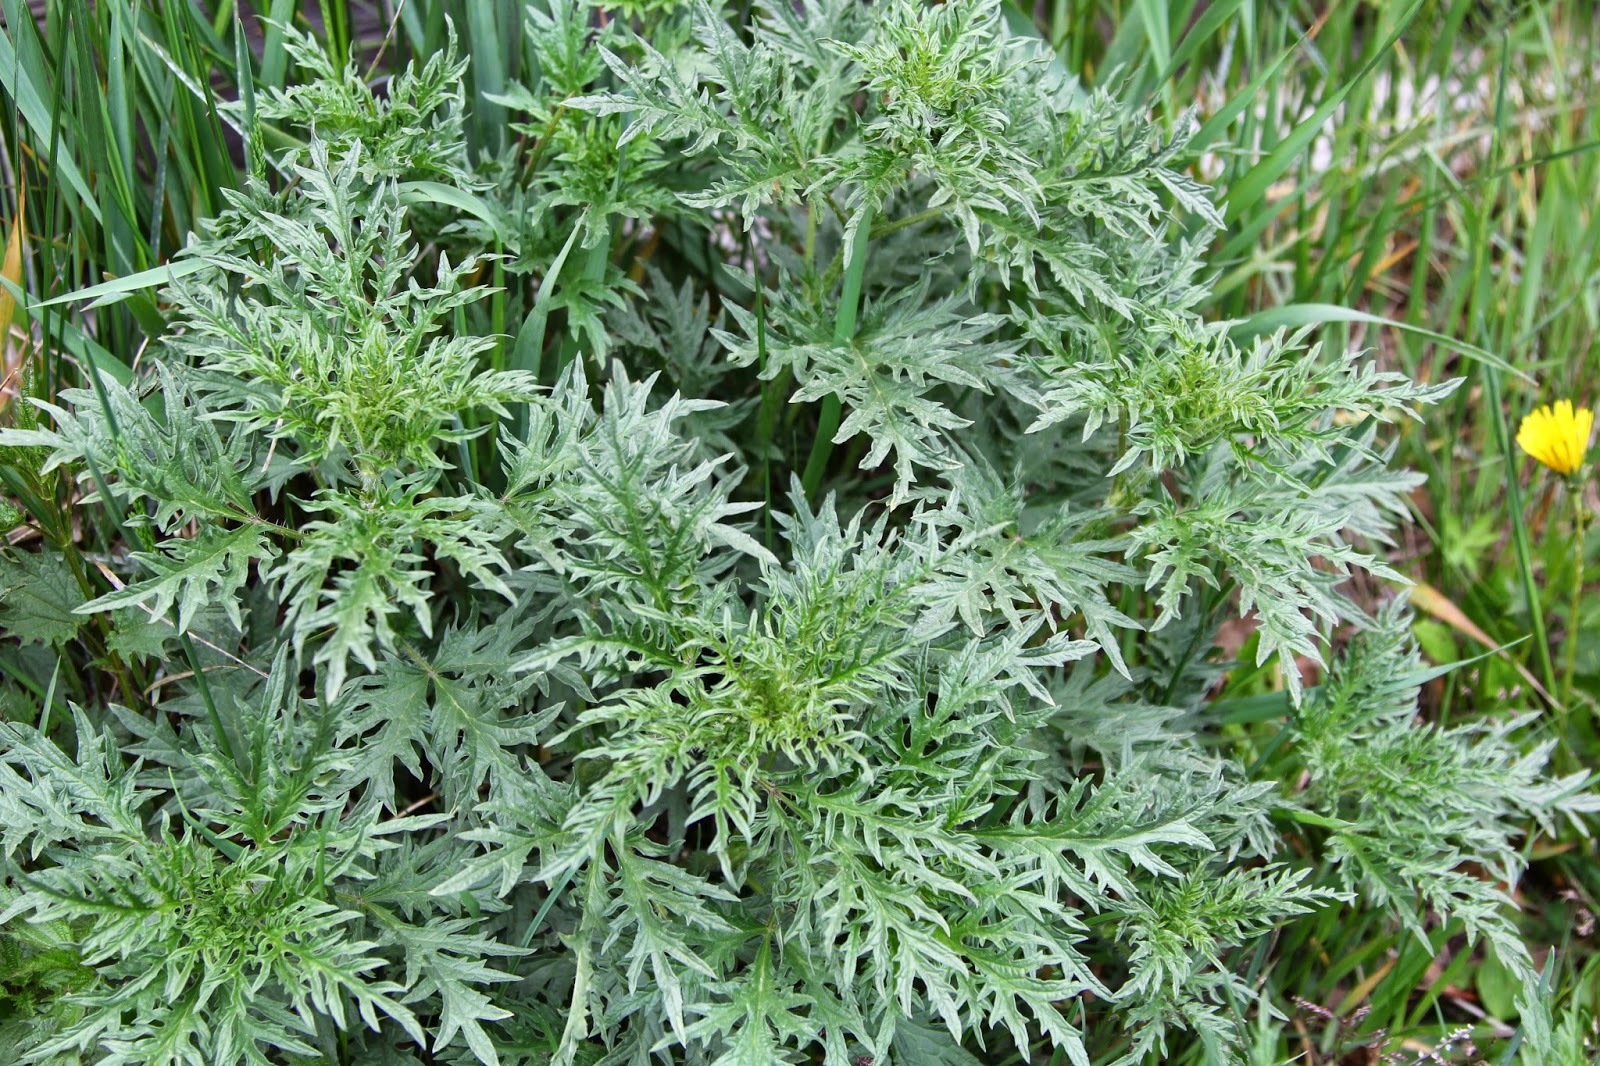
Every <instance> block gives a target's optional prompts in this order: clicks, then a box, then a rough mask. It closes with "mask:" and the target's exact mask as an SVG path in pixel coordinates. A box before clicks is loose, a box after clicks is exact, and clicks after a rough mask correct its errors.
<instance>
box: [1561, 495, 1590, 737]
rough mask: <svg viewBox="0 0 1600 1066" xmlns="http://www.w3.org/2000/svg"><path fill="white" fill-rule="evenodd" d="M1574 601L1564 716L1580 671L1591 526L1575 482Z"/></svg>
mask: <svg viewBox="0 0 1600 1066" xmlns="http://www.w3.org/2000/svg"><path fill="white" fill-rule="evenodd" d="M1571 491H1572V528H1573V534H1572V535H1573V546H1572V553H1573V559H1572V599H1571V601H1570V602H1569V603H1568V605H1567V642H1566V643H1567V646H1566V649H1565V652H1566V662H1565V663H1564V664H1563V666H1562V670H1561V706H1562V708H1563V714H1566V713H1569V712H1570V711H1571V708H1572V682H1573V678H1574V676H1575V675H1576V674H1577V672H1578V628H1579V622H1580V621H1581V619H1580V618H1579V612H1580V610H1581V608H1582V606H1583V548H1584V544H1583V535H1584V528H1585V527H1586V526H1587V525H1588V524H1589V509H1588V508H1587V507H1585V506H1584V503H1583V487H1582V486H1581V485H1580V484H1578V483H1576V482H1574V483H1573V486H1572V490H1571Z"/></svg>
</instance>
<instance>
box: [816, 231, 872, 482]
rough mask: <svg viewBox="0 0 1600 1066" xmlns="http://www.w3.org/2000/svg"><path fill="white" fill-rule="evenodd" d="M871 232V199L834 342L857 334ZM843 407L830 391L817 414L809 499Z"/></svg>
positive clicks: (854, 246)
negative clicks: (858, 314)
mask: <svg viewBox="0 0 1600 1066" xmlns="http://www.w3.org/2000/svg"><path fill="white" fill-rule="evenodd" d="M871 232H872V205H871V204H870V203H869V204H867V205H866V206H865V207H863V208H862V209H861V219H860V221H858V222H857V223H856V232H855V236H854V238H853V239H852V240H851V242H850V252H849V260H848V264H847V265H846V267H845V272H844V287H843V288H842V289H841V290H840V291H839V305H838V307H837V308H836V310H835V311H834V316H833V343H835V344H838V345H846V344H849V343H850V342H851V340H853V339H854V337H855V335H856V314H857V312H858V311H859V310H860V303H861V278H862V275H863V274H864V273H865V272H866V269H867V241H868V238H869V235H870V234H871ZM841 407H842V405H841V404H840V402H839V396H838V394H837V393H831V394H829V395H828V396H827V397H825V398H824V399H823V401H822V411H821V413H820V414H819V415H818V418H817V436H816V439H815V440H813V441H812V442H811V456H810V458H808V459H807V460H806V468H805V473H803V474H801V475H800V483H801V484H802V485H804V486H805V490H806V496H807V498H809V499H815V498H816V495H817V489H818V488H820V487H821V485H822V475H823V472H824V471H825V470H826V469H827V467H828V457H829V456H830V455H831V454H833V435H834V433H836V432H837V431H838V429H839V416H840V414H841Z"/></svg>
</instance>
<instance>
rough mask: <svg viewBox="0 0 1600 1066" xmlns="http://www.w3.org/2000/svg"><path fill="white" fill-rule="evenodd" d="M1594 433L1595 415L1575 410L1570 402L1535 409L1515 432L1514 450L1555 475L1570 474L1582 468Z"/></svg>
mask: <svg viewBox="0 0 1600 1066" xmlns="http://www.w3.org/2000/svg"><path fill="white" fill-rule="evenodd" d="M1593 430H1594V412H1593V411H1591V410H1589V409H1588V408H1587V407H1578V408H1574V407H1573V405H1572V401H1571V400H1557V401H1556V402H1555V406H1554V407H1550V406H1543V407H1537V408H1535V409H1534V410H1533V411H1532V412H1531V413H1529V415H1528V417H1526V418H1524V419H1523V420H1522V425H1521V426H1519V427H1518V429H1517V446H1518V447H1520V448H1521V449H1522V450H1523V451H1525V452H1527V453H1528V454H1529V455H1531V456H1533V457H1534V458H1535V459H1537V460H1538V461H1539V462H1541V463H1543V464H1544V465H1545V466H1547V467H1549V468H1550V469H1551V470H1554V471H1555V472H1556V473H1558V474H1572V473H1574V472H1575V471H1576V470H1577V469H1578V468H1579V467H1581V466H1582V465H1583V460H1584V455H1585V453H1587V452H1588V450H1589V434H1590V433H1591V432H1592V431H1593Z"/></svg>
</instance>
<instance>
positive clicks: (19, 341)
mask: <svg viewBox="0 0 1600 1066" xmlns="http://www.w3.org/2000/svg"><path fill="white" fill-rule="evenodd" d="M19 180H20V179H19ZM27 206H28V197H27V186H26V185H25V184H19V185H18V188H17V210H16V214H15V215H14V216H13V217H12V219H11V234H10V236H9V237H7V238H6V254H5V259H4V260H3V261H0V277H4V278H5V279H6V280H7V281H9V282H11V284H13V285H15V286H16V287H17V288H18V289H21V288H22V242H23V240H24V239H25V238H26V237H27V232H28V227H27V222H26V219H25V217H24V216H25V213H26V211H27ZM16 317H17V300H16V297H14V296H12V295H11V290H10V289H9V288H6V287H4V286H0V365H3V366H4V367H5V374H4V377H3V384H0V410H4V409H5V405H6V404H7V403H9V402H10V400H11V397H12V396H14V395H16V392H17V387H18V385H17V380H16V379H17V371H18V369H19V368H20V367H21V365H22V359H23V356H24V354H25V351H26V343H27V334H26V333H24V332H20V331H17V330H15V329H13V328H12V323H13V320H14V319H15V318H16Z"/></svg>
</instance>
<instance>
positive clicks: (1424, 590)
mask: <svg viewBox="0 0 1600 1066" xmlns="http://www.w3.org/2000/svg"><path fill="white" fill-rule="evenodd" d="M1411 603H1412V605H1413V606H1414V607H1416V608H1417V609H1418V610H1419V611H1421V612H1422V613H1423V614H1426V615H1431V616H1432V617H1433V618H1435V619H1437V620H1438V621H1441V622H1443V623H1444V624H1445V625H1447V626H1449V627H1450V628H1451V629H1454V630H1455V631H1456V632H1458V633H1461V634H1463V635H1465V636H1467V637H1470V638H1471V639H1472V640H1475V641H1477V642H1478V643H1479V644H1482V645H1483V646H1484V647H1485V648H1498V647H1499V645H1498V644H1497V643H1495V641H1494V639H1493V638H1491V637H1490V636H1489V634H1487V633H1485V632H1484V631H1483V630H1482V629H1480V628H1479V627H1478V624H1477V623H1476V622H1474V621H1473V620H1472V619H1470V618H1468V617H1467V614H1466V612H1465V611H1463V610H1462V609H1461V608H1460V607H1457V606H1456V605H1455V603H1454V602H1453V601H1451V599H1450V598H1449V597H1448V596H1446V595H1445V594H1444V593H1442V592H1440V591H1439V590H1438V589H1436V588H1434V587H1433V586H1432V585H1430V584H1428V583H1427V582H1426V581H1418V582H1417V583H1416V584H1414V585H1413V586H1412V587H1411ZM1499 655H1500V657H1501V658H1502V659H1504V660H1505V661H1506V662H1508V663H1510V664H1511V665H1512V666H1514V667H1516V669H1517V673H1519V674H1521V675H1522V679H1523V680H1524V681H1526V682H1527V683H1528V684H1529V685H1530V686H1531V687H1532V688H1533V690H1534V691H1535V692H1537V693H1538V694H1539V695H1540V696H1542V697H1544V699H1545V700H1546V701H1547V702H1549V703H1552V704H1553V703H1554V702H1555V699H1554V698H1553V697H1552V696H1551V695H1550V693H1549V692H1547V691H1546V690H1545V687H1544V686H1543V685H1541V684H1540V683H1539V679H1538V678H1536V677H1534V676H1533V673H1532V671H1530V670H1529V669H1528V668H1527V667H1526V666H1523V665H1522V664H1521V663H1519V662H1517V661H1516V660H1515V659H1513V658H1512V657H1511V656H1510V655H1508V654H1507V653H1506V652H1504V651H1501V652H1500V653H1499Z"/></svg>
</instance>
